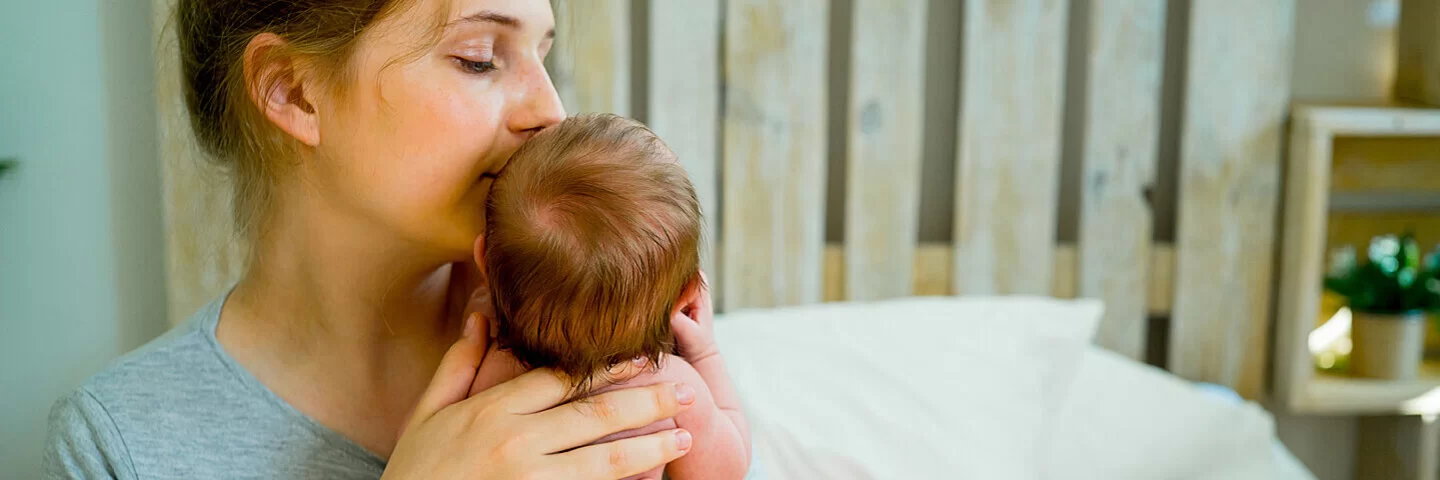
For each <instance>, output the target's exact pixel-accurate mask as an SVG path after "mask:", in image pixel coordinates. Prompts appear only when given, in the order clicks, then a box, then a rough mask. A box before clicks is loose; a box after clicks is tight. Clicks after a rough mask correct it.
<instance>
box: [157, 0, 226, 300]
mask: <svg viewBox="0 0 1440 480" xmlns="http://www.w3.org/2000/svg"><path fill="white" fill-rule="evenodd" d="M152 5H153V6H154V12H155V23H154V28H155V35H156V36H157V40H156V43H155V45H156V52H155V83H156V85H155V100H156V102H157V103H156V114H157V115H158V116H159V122H160V125H159V128H158V131H159V135H160V138H159V142H160V157H161V176H162V181H163V182H164V184H165V186H164V190H165V191H164V203H165V207H164V208H165V219H164V222H165V239H166V244H165V270H166V275H167V282H166V290H167V294H168V296H169V308H168V311H169V317H170V318H169V320H170V324H172V325H175V324H179V323H180V322H183V321H184V320H185V319H186V318H188V317H189V316H190V315H191V314H192V313H195V311H196V310H199V309H200V307H202V306H204V305H205V304H206V303H208V302H210V301H211V300H214V299H215V298H216V297H218V296H220V295H221V294H223V293H225V290H226V289H228V288H230V286H231V285H233V284H234V283H235V282H236V281H237V280H239V279H240V274H241V273H242V270H243V268H244V260H245V256H246V246H245V244H244V242H243V241H241V240H240V239H239V238H238V237H237V236H236V235H235V228H234V226H235V224H234V222H233V221H232V220H231V218H232V217H231V215H230V202H231V198H230V197H231V187H230V181H229V179H228V178H227V177H226V176H225V175H224V173H223V172H221V171H219V170H218V169H216V168H213V167H211V166H210V164H209V163H208V161H207V159H206V157H205V154H204V152H203V151H202V150H201V149H200V146H199V144H197V143H196V141H195V136H194V135H193V134H191V131H190V116H189V113H188V112H187V111H186V109H185V96H184V94H183V91H182V89H181V85H180V53H179V46H178V44H177V43H176V41H175V30H174V22H171V21H169V16H168V14H169V13H170V12H171V11H172V10H173V5H174V0H154V2H153V3H152Z"/></svg>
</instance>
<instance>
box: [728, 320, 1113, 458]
mask: <svg viewBox="0 0 1440 480" xmlns="http://www.w3.org/2000/svg"><path fill="white" fill-rule="evenodd" d="M1100 311H1101V308H1100V305H1099V303H1098V302H1094V301H1062V300H1053V299H1037V298H923V299H906V300H897V301H888V302H876V303H848V304H824V305H815V306H806V307H792V308H784V309H775V310H764V311H741V312H733V313H730V314H727V315H724V316H722V317H721V318H720V319H718V320H717V322H716V337H717V341H718V342H719V344H720V347H721V350H722V351H723V352H724V353H725V357H726V361H727V362H728V363H729V365H730V369H731V375H732V376H733V377H735V381H736V384H737V387H738V388H739V390H740V394H741V396H742V398H743V399H744V402H745V407H746V409H747V414H748V417H749V419H750V421H751V423H752V428H753V430H754V433H753V435H752V436H753V440H754V443H755V456H756V464H757V465H758V466H759V467H760V468H763V469H764V470H766V473H767V474H769V476H771V477H772V478H781V479H785V478H793V479H811V478H837V479H838V478H1006V479H1011V478H1016V479H1028V478H1038V475H1039V469H1038V468H1037V463H1036V462H1035V459H1036V458H1038V457H1040V455H1041V454H1043V453H1044V450H1043V449H1042V446H1043V445H1044V443H1043V442H1041V439H1042V435H1043V432H1044V431H1046V430H1047V429H1048V428H1049V426H1048V425H1049V424H1050V423H1052V422H1053V420H1054V419H1053V418H1051V417H1050V416H1049V415H1047V412H1049V411H1053V410H1055V409H1056V408H1058V407H1059V402H1060V401H1061V400H1062V399H1063V398H1064V397H1065V389H1066V388H1067V387H1068V385H1069V383H1070V382H1068V378H1069V377H1070V376H1071V375H1072V374H1073V368H1074V366H1075V365H1076V364H1077V363H1078V361H1077V360H1078V358H1079V356H1080V355H1081V353H1082V352H1083V351H1084V348H1085V345H1086V344H1087V343H1088V338H1089V336H1090V335H1091V334H1092V332H1093V331H1094V326H1095V324H1096V323H1097V322H1098V319H1099V315H1100Z"/></svg>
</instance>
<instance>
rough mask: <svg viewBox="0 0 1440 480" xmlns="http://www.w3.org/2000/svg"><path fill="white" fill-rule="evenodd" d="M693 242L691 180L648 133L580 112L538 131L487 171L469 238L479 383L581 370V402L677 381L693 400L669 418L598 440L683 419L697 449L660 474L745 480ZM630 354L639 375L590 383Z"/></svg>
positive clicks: (733, 408)
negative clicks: (486, 288) (478, 294)
mask: <svg viewBox="0 0 1440 480" xmlns="http://www.w3.org/2000/svg"><path fill="white" fill-rule="evenodd" d="M699 244H700V207H699V202H698V201H697V200H696V197H695V189H694V188H693V187H692V186H691V185H690V181H689V179H688V178H687V177H686V175H685V170H684V168H683V167H681V165H680V164H679V163H678V162H677V161H676V159H675V154H674V153H673V152H671V151H670V149H669V148H667V147H666V146H665V144H664V143H663V142H661V141H660V139H659V138H658V137H656V136H655V134H654V132H651V131H650V129H648V128H646V127H645V126H644V125H642V124H640V123H639V122H636V121H633V120H629V119H625V118H622V117H618V116H614V115H581V116H577V117H572V118H569V119H567V120H565V121H564V122H562V123H560V124H559V125H557V126H554V127H551V128H549V129H546V130H545V131H543V132H541V133H540V134H538V135H536V136H535V138H533V139H531V140H530V141H529V142H527V143H525V145H524V146H523V147H521V148H520V150H519V151H517V152H515V155H514V156H513V157H512V158H511V160H510V163H509V164H507V165H506V166H505V169H504V171H502V172H501V173H500V175H499V177H498V178H497V179H496V180H495V183H494V185H493V187H492V188H491V191H490V197H489V201H488V204H487V205H486V225H485V234H484V236H483V237H481V238H480V239H479V240H477V241H476V243H475V261H476V263H477V264H479V267H480V269H481V271H483V272H484V274H485V276H486V278H487V279H488V282H489V285H490V288H491V292H490V293H491V299H492V302H493V306H494V315H493V324H492V325H491V326H490V328H489V330H490V335H489V336H490V337H491V338H492V339H493V341H492V342H491V344H490V347H489V348H488V352H487V353H486V357H485V361H484V362H483V364H482V366H481V369H480V372H479V373H478V374H477V376H476V380H475V383H476V390H481V389H484V388H488V387H491V386H494V385H497V384H499V383H502V382H504V381H506V380H509V379H511V378H514V377H515V376H517V375H519V374H520V373H523V372H524V371H525V370H526V369H530V368H552V369H555V370H557V371H559V372H562V373H564V374H566V375H567V376H569V378H573V379H577V380H575V381H574V383H573V384H572V386H571V387H572V396H573V397H576V398H578V397H584V396H589V395H593V394H596V393H602V392H604V391H608V390H614V389H617V388H623V387H631V386H643V385H651V384H655V383H660V382H683V383H686V384H688V385H691V386H693V387H694V388H695V390H696V398H695V403H694V404H692V405H691V407H690V408H689V409H688V410H686V411H684V412H682V413H681V414H680V415H678V416H676V417H675V418H674V420H673V421H671V420H667V421H664V422H658V423H656V424H652V425H650V426H647V427H644V428H640V429H636V430H631V431H626V432H621V433H618V434H615V435H611V436H609V437H605V438H602V439H598V440H596V442H597V443H598V442H603V441H609V440H613V439H617V438H625V437H631V436H637V435H643V434H647V433H651V432H657V431H662V430H668V429H672V428H677V427H678V428H683V429H685V430H686V431H687V432H689V433H690V435H691V438H692V444H691V445H692V446H691V448H690V450H689V453H688V454H686V455H685V456H684V457H681V458H680V459H679V460H676V461H674V462H671V463H670V464H669V465H666V466H665V467H664V473H666V474H667V475H668V476H669V478H673V479H677V480H684V479H702V478H703V479H727V478H742V477H744V476H745V473H746V470H747V469H748V468H749V464H750V438H749V432H748V427H747V425H746V421H745V416H744V414H743V413H742V412H741V410H740V401H739V397H738V396H737V395H736V393H735V389H734V386H733V385H732V384H731V381H730V377H729V374H728V373H726V371H725V364H724V361H723V360H722V359H721V357H720V355H719V352H718V350H717V349H716V347H715V341H714V337H713V333H712V330H711V316H712V311H711V307H710V305H709V304H708V302H709V296H708V295H707V294H704V289H705V288H706V285H705V280H704V278H702V276H701V274H700V269H699V263H700V259H699V251H698V247H699ZM677 347H678V350H679V351H678V352H677V351H676V349H677ZM675 354H679V355H680V356H679V357H676V356H673V355H675ZM637 359H644V360H646V361H645V365H648V366H650V368H649V369H648V371H647V373H645V374H642V375H640V376H639V377H636V378H633V379H629V380H627V381H625V382H622V383H620V384H608V385H590V384H589V383H588V382H587V380H586V379H588V378H590V377H591V376H592V375H595V374H597V373H602V377H603V372H607V371H610V370H609V369H610V368H611V367H614V366H617V365H621V364H624V363H628V362H632V361H634V360H637ZM642 476H645V477H649V478H659V477H660V471H659V470H658V469H657V470H656V471H652V472H646V473H645V474H643V475H642Z"/></svg>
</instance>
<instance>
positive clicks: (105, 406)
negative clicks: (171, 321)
mask: <svg viewBox="0 0 1440 480" xmlns="http://www.w3.org/2000/svg"><path fill="white" fill-rule="evenodd" d="M215 309H218V306H213V305H212V306H207V307H206V308H204V309H201V311H199V312H197V313H196V314H195V316H193V317H192V318H191V319H190V320H187V321H186V322H184V323H182V324H180V325H177V326H176V327H175V328H173V329H171V330H170V331H169V332H167V333H165V334H164V335H162V336H160V337H158V338H156V339H154V340H152V341H150V342H149V343H147V344H145V345H144V346H142V347H140V348H138V349H135V350H134V351H132V352H130V353H128V354H126V355H124V356H122V357H120V358H118V359H116V360H115V361H113V362H111V363H110V364H109V365H108V366H106V367H105V368H104V369H103V370H101V371H100V372H99V373H96V374H95V375H93V376H91V377H90V378H89V379H87V380H86V381H85V382H84V383H82V384H81V385H80V386H79V387H78V388H76V389H75V390H74V391H72V392H71V393H70V394H69V395H66V396H64V397H62V398H61V399H59V401H57V402H56V403H55V405H54V406H53V407H52V408H51V411H50V417H49V430H50V432H49V437H48V438H47V440H46V445H45V471H46V474H47V476H48V477H60V478H74V477H83V478H91V477H102V478H110V477H115V478H126V477H127V476H131V475H126V474H125V473H126V472H131V473H133V472H134V470H135V467H134V465H133V457H132V454H133V453H134V452H132V451H131V449H132V448H137V445H139V446H143V445H144V444H146V443H148V441H150V440H154V439H155V437H156V435H155V434H156V433H163V432H167V431H168V432H177V430H176V429H177V428H180V429H182V430H179V431H183V429H186V428H190V427H193V425H185V424H183V423H185V422H183V421H182V422H179V424H177V422H176V420H181V419H183V418H185V417H189V416H190V415H185V414H186V413H189V412H187V411H188V410H192V409H193V408H194V407H195V406H197V405H198V404H209V403H211V402H206V401H202V398H203V397H207V396H208V397H214V396H217V395H219V396H222V397H223V396H233V395H226V394H224V393H223V392H215V391H211V392H210V393H208V394H207V393H206V392H205V391H206V390H207V389H215V388H217V387H218V386H220V385H223V384H225V383H227V382H225V381H223V378H224V377H226V376H229V375H230V373H229V372H227V371H226V370H227V367H226V366H225V363H224V362H223V361H221V359H220V357H219V356H218V352H217V350H216V346H215V344H214V342H213V341H212V339H211V338H207V335H206V333H205V326H206V323H207V318H206V317H207V315H218V312H217V311H211V310H215ZM222 388H223V387H222ZM197 413H198V412H197ZM192 434H193V432H192Z"/></svg>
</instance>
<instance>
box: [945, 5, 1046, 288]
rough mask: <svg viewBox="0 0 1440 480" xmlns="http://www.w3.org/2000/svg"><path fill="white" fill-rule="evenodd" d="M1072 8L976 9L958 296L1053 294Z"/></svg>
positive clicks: (971, 24) (969, 56) (964, 115)
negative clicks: (1068, 31) (1067, 29)
mask: <svg viewBox="0 0 1440 480" xmlns="http://www.w3.org/2000/svg"><path fill="white" fill-rule="evenodd" d="M1068 7H1069V2H1068V1H1066V0H966V2H965V6H964V8H965V14H964V38H963V45H964V46H963V49H964V52H963V53H962V55H961V61H962V65H961V73H960V76H961V80H960V83H961V91H960V118H959V122H960V126H959V139H958V141H959V143H958V145H957V155H958V157H959V158H958V162H959V163H958V164H957V168H956V177H957V181H956V189H955V197H956V205H955V217H956V218H955V229H954V232H955V233H954V237H955V258H954V262H955V267H954V271H953V272H952V273H953V274H954V275H955V280H954V288H955V291H956V293H960V294H969V295H973V294H1045V293H1048V292H1049V291H1050V289H1051V283H1052V280H1051V276H1052V271H1051V268H1052V262H1053V260H1052V258H1051V256H1052V250H1053V249H1052V245H1053V244H1054V242H1055V223H1056V201H1057V200H1056V197H1057V190H1058V188H1057V181H1058V175H1059V169H1060V125H1061V111H1062V109H1063V107H1064V105H1063V102H1062V99H1061V97H1062V95H1063V92H1062V87H1063V85H1062V81H1063V79H1064V70H1065V59H1064V55H1065V38H1066V26H1067V25H1066V13H1067V11H1068V10H1069V8H1068Z"/></svg>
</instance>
